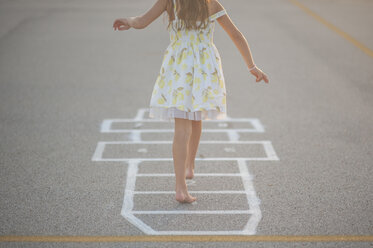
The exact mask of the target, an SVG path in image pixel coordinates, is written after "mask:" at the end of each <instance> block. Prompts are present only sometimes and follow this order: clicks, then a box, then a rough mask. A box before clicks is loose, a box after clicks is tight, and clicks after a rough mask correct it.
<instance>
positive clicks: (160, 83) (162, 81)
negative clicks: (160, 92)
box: [158, 76, 165, 89]
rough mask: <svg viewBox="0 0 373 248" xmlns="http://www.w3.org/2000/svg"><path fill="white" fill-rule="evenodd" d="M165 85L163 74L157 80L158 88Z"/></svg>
mask: <svg viewBox="0 0 373 248" xmlns="http://www.w3.org/2000/svg"><path fill="white" fill-rule="evenodd" d="M164 85H165V81H164V76H162V77H161V79H160V80H159V81H158V86H159V88H161V89H163V87H164Z"/></svg>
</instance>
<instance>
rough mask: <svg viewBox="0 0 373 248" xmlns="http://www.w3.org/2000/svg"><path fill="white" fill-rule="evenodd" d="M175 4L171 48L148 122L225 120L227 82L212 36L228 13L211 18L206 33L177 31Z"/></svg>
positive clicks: (171, 26) (155, 87)
mask: <svg viewBox="0 0 373 248" xmlns="http://www.w3.org/2000/svg"><path fill="white" fill-rule="evenodd" d="M173 1H174V2H173V3H174V8H173V9H174V16H175V20H173V21H172V23H171V25H170V27H169V28H168V31H169V33H170V44H169V45H168V47H167V49H166V51H165V53H164V56H163V61H162V66H161V69H160V72H159V74H158V77H157V79H156V82H155V85H154V88H153V92H152V96H151V99H150V107H149V118H156V119H160V120H168V121H171V120H172V119H173V118H183V119H189V120H209V119H210V120H214V119H225V118H227V107H226V89H225V81H224V75H223V69H222V64H221V59H220V54H219V52H218V50H217V48H216V46H215V44H214V43H213V33H214V27H215V20H216V19H217V18H219V17H221V16H222V15H225V14H226V10H225V9H223V10H221V11H219V12H217V13H215V14H213V15H210V16H209V23H208V25H207V27H206V28H205V29H201V30H194V29H190V30H186V29H182V30H179V31H176V30H177V29H176V26H175V25H176V22H178V21H180V20H179V19H178V17H177V13H176V4H175V0H173ZM173 27H175V29H173Z"/></svg>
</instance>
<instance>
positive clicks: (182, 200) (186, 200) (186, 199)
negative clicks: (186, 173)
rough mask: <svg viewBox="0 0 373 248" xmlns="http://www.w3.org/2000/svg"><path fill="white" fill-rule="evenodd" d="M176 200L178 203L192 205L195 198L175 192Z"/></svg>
mask: <svg viewBox="0 0 373 248" xmlns="http://www.w3.org/2000/svg"><path fill="white" fill-rule="evenodd" d="M176 200H177V201H178V202H180V203H192V202H194V201H196V200H197V197H193V196H191V195H189V194H185V193H183V192H176Z"/></svg>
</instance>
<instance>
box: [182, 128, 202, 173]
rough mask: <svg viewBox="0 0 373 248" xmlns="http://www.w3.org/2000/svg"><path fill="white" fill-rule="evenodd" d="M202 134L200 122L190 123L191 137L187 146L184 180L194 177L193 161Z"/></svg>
mask: <svg viewBox="0 0 373 248" xmlns="http://www.w3.org/2000/svg"><path fill="white" fill-rule="evenodd" d="M201 133H202V121H192V135H191V137H190V140H189V145H188V155H187V159H186V173H185V175H186V178H187V179H192V178H193V177H194V160H195V158H196V154H197V150H198V145H199V140H200V138H201Z"/></svg>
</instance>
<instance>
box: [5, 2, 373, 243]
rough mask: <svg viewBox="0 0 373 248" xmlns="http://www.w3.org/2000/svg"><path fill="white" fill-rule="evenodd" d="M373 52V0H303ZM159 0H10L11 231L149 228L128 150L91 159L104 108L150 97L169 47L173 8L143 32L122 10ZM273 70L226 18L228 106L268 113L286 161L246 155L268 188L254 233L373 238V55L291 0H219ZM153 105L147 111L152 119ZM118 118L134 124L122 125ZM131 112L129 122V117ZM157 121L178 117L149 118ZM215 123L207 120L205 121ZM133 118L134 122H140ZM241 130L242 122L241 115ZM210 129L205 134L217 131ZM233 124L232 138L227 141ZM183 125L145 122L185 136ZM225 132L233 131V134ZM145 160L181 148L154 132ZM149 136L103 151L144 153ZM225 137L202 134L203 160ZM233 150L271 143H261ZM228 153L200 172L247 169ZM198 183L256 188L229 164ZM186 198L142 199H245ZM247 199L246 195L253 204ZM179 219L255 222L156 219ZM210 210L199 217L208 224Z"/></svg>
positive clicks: (169, 186) (184, 223) (126, 112)
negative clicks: (262, 75) (120, 23)
mask: <svg viewBox="0 0 373 248" xmlns="http://www.w3.org/2000/svg"><path fill="white" fill-rule="evenodd" d="M299 2H301V3H302V4H304V5H305V6H307V7H308V8H309V9H311V10H312V11H314V12H315V13H317V14H318V15H319V16H321V17H323V18H324V19H326V20H327V21H328V22H330V23H332V24H333V25H335V26H337V27H338V28H340V29H341V30H343V31H344V32H346V33H348V34H349V35H351V36H352V37H354V38H355V39H356V40H358V41H360V42H361V43H362V44H364V45H365V46H367V47H368V48H370V49H373V32H372V29H371V24H372V23H373V16H372V15H371V11H372V10H373V3H372V2H371V1H364V0H341V1H332V0H322V1H321V0H312V1H311V0H300V1H299ZM153 3H154V1H153V0H138V1H130V0H122V1H114V0H109V1H95V0H90V1H88V0H76V1H67V0H66V1H47V0H27V1H26V0H15V1H6V0H0V140H1V142H0V166H1V167H0V169H1V173H0V199H1V200H0V201H1V203H0V235H1V236H8V235H16V236H22V235H26V236H41V235H61V236H70V235H78V236H79V235H81V236H106V235H107V236H116V235H118V236H130V235H144V232H143V231H142V230H140V229H139V228H138V227H136V226H135V225H134V224H133V223H131V222H130V221H128V220H127V219H125V218H124V217H123V216H122V215H121V210H122V205H123V198H124V194H125V187H126V183H127V172H128V166H129V165H128V163H127V162H125V161H119V162H118V161H94V160H92V156H93V154H94V153H95V151H96V149H97V145H98V142H102V141H129V140H131V137H130V136H129V135H128V134H127V133H102V132H101V131H100V130H101V125H102V123H103V121H104V120H106V119H132V118H134V117H135V116H136V114H137V111H138V110H139V109H142V108H147V107H148V104H149V101H150V96H151V92H152V90H153V86H154V83H155V79H156V76H157V74H158V72H159V69H160V63H161V60H162V56H163V52H164V50H165V49H166V47H167V45H168V44H169V37H168V33H167V31H166V18H165V17H163V15H162V16H161V17H160V18H158V19H157V20H156V21H155V22H153V23H152V24H151V25H150V26H148V27H147V28H146V29H144V30H135V29H132V30H128V31H114V30H113V29H112V23H113V21H114V20H115V19H116V18H119V17H126V16H135V15H140V14H141V13H143V12H145V11H146V10H147V9H148V8H150V7H151V6H152V4H153ZM221 3H222V4H223V6H224V7H225V8H226V10H227V12H228V14H229V15H230V17H231V19H232V20H233V21H234V23H235V24H236V25H237V26H238V28H239V29H240V30H241V32H242V33H243V34H244V35H245V36H246V38H247V40H248V42H249V44H250V48H251V51H252V54H253V58H254V61H255V63H256V64H257V65H258V67H259V68H261V69H262V70H263V71H264V72H266V73H267V75H268V77H269V80H270V82H269V84H264V82H261V83H256V82H255V78H254V77H253V76H252V75H249V73H248V71H247V69H246V67H245V64H244V61H243V59H242V58H241V57H240V54H239V52H238V50H237V49H236V48H235V46H234V44H233V43H232V41H231V40H230V39H229V37H228V36H227V35H226V33H225V32H224V30H223V29H222V28H221V27H220V26H219V25H218V24H217V25H216V28H215V37H214V43H215V44H216V46H217V48H218V49H219V52H220V55H221V58H222V63H223V70H224V76H225V81H226V88H227V108H228V110H227V111H228V115H229V116H230V117H231V118H257V119H258V120H260V122H261V123H262V125H263V127H264V129H265V132H263V133H242V134H241V136H240V138H241V140H245V141H250V140H268V141H271V144H272V146H273V148H274V150H275V152H276V154H277V156H278V158H279V160H277V161H249V162H247V168H248V171H249V173H250V175H251V176H252V185H253V187H254V188H255V192H256V195H257V198H258V199H259V200H260V205H259V207H260V211H261V219H260V221H259V222H258V225H257V226H256V230H255V234H256V235H373V184H372V182H373V169H372V165H373V162H372V159H373V154H372V146H373V135H372V134H373V70H372V68H373V59H372V57H371V56H369V55H368V54H367V53H364V52H363V51H362V50H360V49H359V48H358V47H356V46H355V45H353V44H352V43H351V42H349V41H347V40H346V39H344V38H342V37H341V36H340V35H338V34H337V33H336V32H333V31H332V30H331V29H328V28H327V27H326V26H325V25H323V24H322V23H320V22H318V21H317V20H316V19H315V18H313V17H311V16H310V15H308V14H307V13H305V12H304V11H302V10H301V9H300V8H299V7H297V6H296V5H294V4H293V3H292V2H291V1H288V0H280V1H279V0H265V1H260V0H252V1H244V0H235V1H228V0H221ZM146 117H147V116H146ZM121 125H122V126H120V125H119V124H118V126H116V128H125V127H124V126H125V125H124V124H123V123H122V124H121ZM123 125H124V126H123ZM147 125H148V127H147V128H154V129H161V128H170V129H172V128H173V125H172V123H171V124H170V123H148V124H147ZM203 125H204V128H205V127H208V126H209V125H210V124H208V123H207V122H206V123H204V124H203ZM130 126H131V125H127V128H131V127H130ZM237 128H239V127H238V126H237ZM218 135H221V134H213V133H208V132H205V133H203V134H202V137H201V141H202V140H203V141H209V140H220V136H218ZM223 136H224V135H222V137H221V139H223V138H224V137H223ZM172 137H173V134H172V133H149V134H143V136H142V138H143V140H146V141H157V140H163V141H167V140H168V141H172ZM225 139H226V137H225ZM144 147H146V149H147V150H146V151H145V152H144V150H143V151H142V152H143V153H144V154H145V153H146V155H144V157H147V158H148V157H149V158H152V157H155V158H157V157H159V156H161V157H171V156H172V153H171V150H170V148H171V144H165V145H159V146H151V145H145V146H144ZM138 149H141V146H138V147H133V146H130V145H124V146H123V147H119V146H116V147H113V148H112V149H109V150H105V151H107V152H105V156H106V157H110V156H111V157H115V158H121V157H127V158H136V157H138V156H139V150H138ZM222 149H223V148H221V147H219V146H218V145H215V146H211V145H209V144H201V146H200V150H199V153H198V156H199V157H203V156H208V157H213V156H216V157H219V156H220V155H221V154H222V153H221V150H222ZM235 149H236V150H235V151H236V153H237V154H233V155H231V156H232V157H234V156H236V155H237V156H243V155H245V154H246V155H248V156H264V153H263V150H262V149H261V148H260V147H259V148H258V147H253V148H250V150H245V149H244V150H240V147H239V145H236V146H235ZM232 163H233V162H231V163H228V162H226V161H224V162H222V163H220V162H214V161H211V162H210V163H204V162H202V161H197V162H196V171H195V172H196V173H237V172H239V171H238V169H237V168H238V167H237V166H236V165H234V166H232ZM139 173H173V165H172V162H171V161H164V162H162V161H157V162H151V161H150V162H149V161H148V162H146V163H145V162H143V163H141V164H139ZM190 184H191V185H190V188H191V189H192V190H243V188H242V184H240V183H239V181H237V180H235V178H229V177H220V178H214V177H206V176H202V177H196V179H195V180H194V181H192V182H190ZM173 187H174V181H173V178H172V177H159V178H155V177H141V178H138V179H137V181H136V190H145V191H146V190H151V189H153V190H161V191H162V190H173ZM196 196H197V197H198V200H197V201H198V203H197V204H194V205H189V206H180V205H179V204H177V203H176V201H175V200H174V196H173V195H172V194H169V195H151V196H149V197H147V196H146V195H138V196H137V197H136V198H135V199H134V204H135V209H137V210H173V209H178V210H180V209H185V210H222V211H225V210H228V209H245V208H247V200H246V199H245V198H240V197H238V196H236V195H233V194H232V195H229V194H228V195H225V196H221V195H218V194H200V195H196ZM245 204H246V205H245ZM143 220H144V222H146V223H147V224H148V225H151V226H153V227H156V228H159V229H162V228H163V229H165V228H166V227H169V228H168V229H167V230H169V229H172V230H179V229H180V230H181V229H183V228H184V229H185V230H205V231H209V230H210V231H211V230H212V231H215V230H230V228H233V229H237V228H238V229H242V228H243V226H244V225H245V223H246V222H247V218H246V219H245V218H243V216H240V215H234V214H232V215H224V216H219V215H215V216H212V215H209V216H202V215H201V216H198V215H194V216H191V217H190V218H187V217H185V216H182V215H179V216H178V215H172V216H169V217H167V218H165V217H164V216H163V217H162V216H159V215H148V216H144V217H143ZM197 223H198V225H197ZM176 246H177V247H373V243H372V242H370V243H369V242H246V243H240V242H236V243H234V242H232V243H231V242H227V243H224V242H210V243H188V242H185V243H177V242H169V243H155V242H154V243H151V242H136V243H84V242H83V243H35V242H34V243H27V242H0V247H176Z"/></svg>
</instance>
